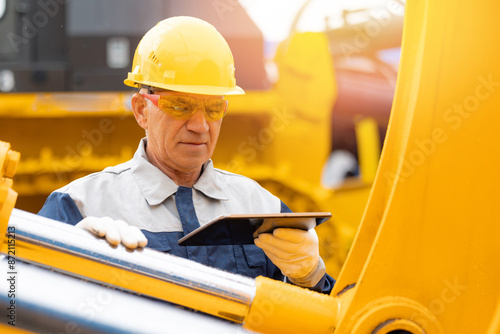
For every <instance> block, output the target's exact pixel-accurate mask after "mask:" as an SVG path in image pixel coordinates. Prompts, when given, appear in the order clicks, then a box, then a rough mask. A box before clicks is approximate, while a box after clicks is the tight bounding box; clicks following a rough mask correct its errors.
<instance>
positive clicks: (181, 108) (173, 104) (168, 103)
mask: <svg viewBox="0 0 500 334" xmlns="http://www.w3.org/2000/svg"><path fill="white" fill-rule="evenodd" d="M158 107H160V109H161V110H163V111H165V112H166V113H168V114H170V115H172V116H174V117H176V118H189V117H191V116H192V114H193V113H194V112H195V111H196V108H197V107H198V102H197V101H196V99H194V98H191V97H188V96H164V95H162V96H160V99H159V101H158Z"/></svg>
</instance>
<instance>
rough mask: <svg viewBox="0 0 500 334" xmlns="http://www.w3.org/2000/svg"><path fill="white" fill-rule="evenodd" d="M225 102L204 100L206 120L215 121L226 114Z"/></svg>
mask: <svg viewBox="0 0 500 334" xmlns="http://www.w3.org/2000/svg"><path fill="white" fill-rule="evenodd" d="M226 107H227V101H225V100H221V99H208V100H205V115H206V117H207V120H209V121H216V120H219V119H221V118H222V117H224V115H225V114H226Z"/></svg>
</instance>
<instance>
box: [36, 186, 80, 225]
mask: <svg viewBox="0 0 500 334" xmlns="http://www.w3.org/2000/svg"><path fill="white" fill-rule="evenodd" d="M38 215H39V216H43V217H47V218H51V219H54V220H58V221H60V222H64V223H68V224H71V225H76V224H77V223H78V222H79V221H80V220H82V219H83V217H82V214H81V213H80V210H78V207H77V206H76V204H75V202H74V201H73V199H72V198H71V196H69V195H68V194H66V193H60V192H53V193H52V194H50V196H49V197H48V198H47V200H46V201H45V204H44V205H43V207H42V209H41V210H40V212H38Z"/></svg>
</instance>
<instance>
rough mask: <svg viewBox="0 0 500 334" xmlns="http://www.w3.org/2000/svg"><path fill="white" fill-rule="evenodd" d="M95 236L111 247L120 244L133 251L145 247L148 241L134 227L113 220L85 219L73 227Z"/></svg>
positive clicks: (106, 218)
mask: <svg viewBox="0 0 500 334" xmlns="http://www.w3.org/2000/svg"><path fill="white" fill-rule="evenodd" d="M75 226H76V227H79V228H82V229H84V230H87V231H89V232H90V233H92V234H95V235H97V236H99V237H105V238H106V240H107V241H108V242H109V243H110V244H111V245H113V246H116V245H119V244H120V243H122V244H123V245H124V246H125V247H127V248H130V249H135V248H137V247H145V246H146V245H147V244H148V239H146V237H145V236H144V234H143V233H142V232H141V230H140V229H139V228H138V227H136V226H130V225H128V224H127V223H125V222H124V221H123V220H113V219H111V218H109V217H102V218H99V217H87V218H84V219H83V220H82V221H80V222H79V223H78V224H76V225H75Z"/></svg>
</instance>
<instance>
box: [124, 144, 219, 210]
mask: <svg viewBox="0 0 500 334" xmlns="http://www.w3.org/2000/svg"><path fill="white" fill-rule="evenodd" d="M145 148H146V138H143V139H141V141H140V143H139V148H138V149H137V151H136V152H135V154H134V157H133V159H132V161H133V164H132V168H131V172H132V177H133V178H134V180H135V182H136V183H137V185H138V186H139V188H140V190H141V193H142V195H143V196H144V198H145V199H146V201H147V202H148V204H149V205H158V204H160V203H162V202H163V201H165V200H166V199H167V198H168V197H170V196H172V195H173V194H175V192H176V191H177V188H178V186H177V185H176V184H175V182H174V181H172V180H171V179H170V178H169V177H168V176H167V175H165V174H164V173H163V172H162V171H161V170H159V169H158V168H156V167H155V166H154V165H153V164H151V163H150V162H149V160H148V157H147V155H146V150H145ZM218 183H219V182H217V174H216V173H215V169H214V166H213V162H212V160H209V161H207V162H206V163H205V164H204V165H203V172H202V174H201V176H200V178H199V179H198V181H196V183H195V184H194V186H193V188H195V189H196V190H198V191H200V192H202V193H203V194H204V195H205V196H208V197H211V198H214V199H218V200H228V198H227V196H226V195H225V194H224V191H223V189H222V188H221V187H220V185H219V184H218Z"/></svg>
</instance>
